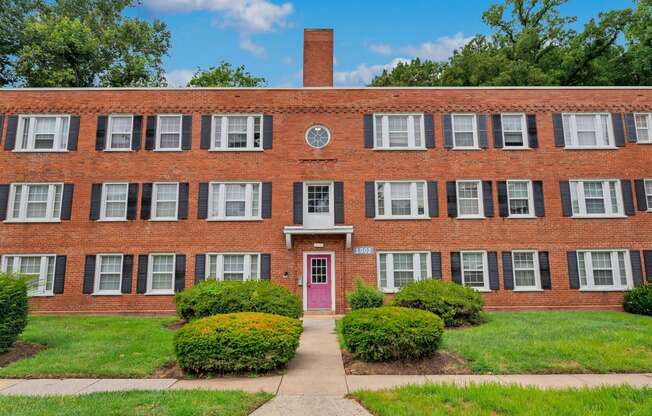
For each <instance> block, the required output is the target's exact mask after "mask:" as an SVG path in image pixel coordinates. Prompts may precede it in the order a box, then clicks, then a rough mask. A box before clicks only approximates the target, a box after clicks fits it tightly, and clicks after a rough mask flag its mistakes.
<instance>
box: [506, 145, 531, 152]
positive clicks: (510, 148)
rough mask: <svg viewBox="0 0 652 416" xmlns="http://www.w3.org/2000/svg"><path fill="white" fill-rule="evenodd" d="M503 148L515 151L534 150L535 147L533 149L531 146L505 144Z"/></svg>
mask: <svg viewBox="0 0 652 416" xmlns="http://www.w3.org/2000/svg"><path fill="white" fill-rule="evenodd" d="M503 150H507V151H514V150H534V149H532V148H531V147H505V145H503Z"/></svg>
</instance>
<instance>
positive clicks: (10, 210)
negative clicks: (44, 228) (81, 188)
mask: <svg viewBox="0 0 652 416" xmlns="http://www.w3.org/2000/svg"><path fill="white" fill-rule="evenodd" d="M38 185H47V186H49V188H48V200H47V207H46V216H45V217H43V218H27V197H28V192H25V191H24V190H25V188H23V191H21V195H20V196H21V199H20V215H19V217H14V203H15V200H16V188H17V187H18V186H22V187H26V186H38ZM57 186H60V187H61V198H60V199H59V207H58V208H56V207H55V206H54V202H55V199H56V198H55V194H56V187H57ZM63 188H64V184H63V183H61V182H31V183H12V184H11V186H10V188H9V189H10V191H9V202H8V204H7V219H6V220H5V221H4V222H61V209H62V206H63V191H64V189H63ZM55 210H56V211H59V217H54V216H52V213H53V211H55Z"/></svg>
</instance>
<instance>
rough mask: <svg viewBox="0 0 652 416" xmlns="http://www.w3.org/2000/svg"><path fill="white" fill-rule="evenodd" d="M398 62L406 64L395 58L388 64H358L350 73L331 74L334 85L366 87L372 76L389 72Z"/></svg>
mask: <svg viewBox="0 0 652 416" xmlns="http://www.w3.org/2000/svg"><path fill="white" fill-rule="evenodd" d="M399 62H408V60H407V59H404V58H396V59H394V60H392V62H390V63H388V64H380V65H366V64H360V65H358V66H357V67H356V68H355V69H354V70H352V71H341V72H339V71H338V72H335V73H334V74H333V80H334V82H335V85H340V86H355V85H367V84H369V83H370V82H371V80H372V79H373V78H374V76H376V75H378V74H380V73H381V72H383V70H384V69H387V70H391V69H392V68H394V67H395V66H396V65H398V63H399Z"/></svg>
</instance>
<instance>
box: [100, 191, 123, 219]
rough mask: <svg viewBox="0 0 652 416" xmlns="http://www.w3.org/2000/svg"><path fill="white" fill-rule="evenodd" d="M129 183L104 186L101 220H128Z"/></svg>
mask: <svg viewBox="0 0 652 416" xmlns="http://www.w3.org/2000/svg"><path fill="white" fill-rule="evenodd" d="M128 191H129V184H128V183H105V184H103V185H102V205H101V209H100V218H101V219H102V220H104V221H120V220H126V219H127V195H128V193H129V192H128Z"/></svg>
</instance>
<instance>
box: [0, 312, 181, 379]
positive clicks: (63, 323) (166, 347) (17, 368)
mask: <svg viewBox="0 0 652 416" xmlns="http://www.w3.org/2000/svg"><path fill="white" fill-rule="evenodd" d="M174 320H175V318H173V317H165V318H161V317H157V318H149V317H126V316H31V317H30V318H29V323H28V325H27V328H26V329H25V332H24V333H23V334H22V336H21V340H23V341H27V342H35V343H39V344H46V345H47V346H48V348H47V349H46V350H45V351H41V352H40V353H38V354H37V355H35V356H33V357H30V358H25V359H22V360H19V361H15V362H13V363H11V364H9V365H8V366H6V367H4V368H0V377H147V376H150V375H151V374H152V372H153V371H154V370H155V369H157V368H158V367H161V366H163V365H164V364H166V363H167V362H169V361H171V360H173V359H174V351H173V346H172V338H173V336H174V332H173V331H171V330H170V329H167V328H165V327H163V325H164V324H165V323H167V322H172V321H174Z"/></svg>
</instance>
